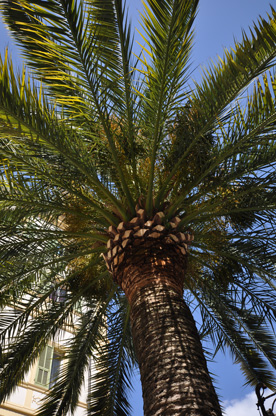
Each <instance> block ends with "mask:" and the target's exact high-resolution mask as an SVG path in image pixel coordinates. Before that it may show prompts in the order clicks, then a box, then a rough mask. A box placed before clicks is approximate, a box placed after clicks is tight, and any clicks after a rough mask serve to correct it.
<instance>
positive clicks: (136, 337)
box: [122, 258, 222, 416]
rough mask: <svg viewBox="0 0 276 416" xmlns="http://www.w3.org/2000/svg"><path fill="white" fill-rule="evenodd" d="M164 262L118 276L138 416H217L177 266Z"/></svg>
mask: <svg viewBox="0 0 276 416" xmlns="http://www.w3.org/2000/svg"><path fill="white" fill-rule="evenodd" d="M167 260H169V261H161V262H160V261H159V262H158V261H156V260H155V261H151V262H148V263H150V264H145V263H144V264H143V265H142V264H141V263H143V261H142V262H140V264H139V266H138V265H137V264H136V265H135V264H133V263H132V264H131V263H130V262H129V264H128V267H127V268H125V270H124V273H123V274H124V278H123V284H122V288H123V289H124V290H125V293H126V295H127V297H128V299H129V302H130V305H131V325H132V335H133V341H134V347H135V351H136V354H137V358H138V363H139V367H140V375H141V382H142V390H143V399H144V415H145V416H161V415H162V416H167V415H173V416H180V415H181V416H182V415H187V416H218V415H220V416H221V414H222V413H221V410H220V405H219V402H218V398H217V395H216V393H215V389H214V387H213V385H212V381H211V378H210V375H209V373H208V369H207V365H206V360H205V357H204V354H203V350H202V346H201V342H200V339H199V335H198V332H197V329H196V326H195V322H194V319H193V317H192V314H191V312H190V310H189V308H188V306H187V305H186V304H185V302H184V301H183V295H182V287H181V285H180V282H181V275H183V269H182V273H178V272H179V270H180V267H179V265H177V263H176V262H175V261H171V259H170V258H167ZM137 266H138V267H137ZM167 266H168V267H167ZM177 273H178V274H177Z"/></svg>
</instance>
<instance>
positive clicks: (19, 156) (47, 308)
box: [0, 0, 276, 415]
mask: <svg viewBox="0 0 276 416" xmlns="http://www.w3.org/2000/svg"><path fill="white" fill-rule="evenodd" d="M197 6H198V1H196V0H186V1H183V0H182V1H181V0H167V1H165V0H164V1H163V0H162V1H160V0H159V1H155V0H148V1H147V2H145V3H144V11H143V14H142V15H141V20H142V25H143V32H142V37H143V39H144V46H141V54H140V55H138V56H135V55H133V54H132V46H133V45H132V44H133V38H132V32H131V27H130V25H129V23H128V19H127V10H126V5H125V4H124V3H122V1H120V0H99V1H88V0H87V1H84V0H82V1H79V2H74V1H71V0H64V1H62V0H51V1H45V0H40V1H35V2H30V1H26V0H20V1H13V0H6V1H4V0H2V1H1V7H2V12H3V16H4V20H5V22H6V23H7V25H8V26H9V28H10V30H11V32H12V33H13V35H14V36H15V38H16V40H17V42H18V43H19V45H20V46H21V47H22V48H23V49H22V50H23V54H24V58H25V60H26V62H27V63H28V65H29V68H31V73H32V79H33V80H34V81H32V80H30V79H29V78H28V77H27V75H26V73H25V70H24V71H23V73H22V74H21V75H19V76H18V75H16V74H15V73H14V70H13V66H12V62H11V60H10V58H9V57H8V55H6V57H5V58H4V59H3V61H1V78H0V116H1V119H0V126H1V127H0V131H1V149H0V151H1V160H2V164H1V187H0V200H1V261H2V268H1V269H2V270H1V294H2V296H1V307H5V305H10V304H11V303H12V302H14V301H15V300H16V301H17V302H18V299H20V308H19V309H18V311H17V313H16V315H14V314H10V313H9V312H7V311H4V312H3V313H2V314H3V317H4V318H5V319H3V321H2V323H1V332H0V335H1V342H3V343H4V341H5V339H7V337H9V336H11V335H12V334H14V333H15V332H16V331H18V333H20V335H17V336H16V337H15V341H14V343H12V344H8V345H7V346H6V349H5V350H4V358H3V360H4V361H3V362H4V363H6V364H5V365H4V367H3V370H2V372H3V376H2V377H1V393H2V396H3V397H4V398H5V397H6V396H7V395H8V394H9V393H10V392H11V391H12V389H13V387H14V385H15V384H16V383H18V382H19V381H20V380H22V378H23V377H24V374H25V372H26V371H27V369H28V367H29V366H30V365H31V363H32V362H33V360H34V359H35V358H36V357H37V356H38V354H39V351H40V350H41V348H43V346H44V345H46V344H47V342H48V340H49V339H50V338H51V337H53V335H54V334H56V333H57V331H58V328H59V327H60V326H61V325H63V324H64V322H66V320H67V319H68V318H69V317H70V315H71V313H72V310H73V307H74V306H75V305H76V304H77V303H78V302H79V300H80V299H82V301H83V302H84V304H85V312H83V314H82V317H81V319H80V320H79V323H78V325H77V326H76V328H75V337H74V339H73V340H72V342H71V344H70V346H69V347H68V358H69V360H68V367H67V368H66V369H64V371H63V374H62V375H61V378H60V382H59V383H57V385H56V387H55V388H54V389H53V390H52V392H51V394H50V395H49V398H48V399H47V400H46V402H45V405H44V406H43V407H42V410H41V413H39V414H41V415H42V414H43V415H44V414H45V415H46V414H47V415H49V414H65V413H62V412H66V411H67V410H68V409H69V408H71V409H74V406H75V405H76V403H77V400H78V391H79V385H80V383H81V381H82V376H83V372H84V369H85V368H86V366H87V364H88V357H89V356H90V355H91V354H94V351H99V350H100V351H101V354H100V355H99V356H100V358H99V356H98V355H96V356H97V365H98V368H99V369H100V371H99V373H98V375H96V376H95V380H94V389H93V391H91V392H90V394H89V403H88V404H89V409H90V412H91V414H92V412H96V414H100V415H105V414H106V415H107V414H127V413H128V409H129V405H128V401H127V388H128V385H129V375H130V373H131V370H132V368H133V367H134V366H135V361H136V358H135V355H134V352H133V345H132V338H131V333H130V325H129V313H130V311H129V309H130V306H129V303H128V302H127V300H126V297H125V295H124V293H123V292H122V291H121V289H120V288H119V287H118V284H117V283H120V285H122V283H121V281H120V279H119V277H118V273H116V272H115V270H114V267H115V266H116V264H115V265H114V261H115V260H114V258H117V259H118V256H117V257H116V255H114V253H113V254H112V249H113V248H114V247H115V244H114V239H115V238H116V235H117V234H118V235H119V234H120V233H119V231H118V228H117V227H118V226H119V224H121V226H120V227H121V229H122V230H123V231H124V232H125V230H130V231H131V232H130V233H129V235H130V236H132V237H133V235H134V234H133V233H134V232H137V230H138V231H139V229H140V230H141V229H142V230H146V229H147V227H145V223H146V222H147V221H149V222H151V221H153V223H151V225H150V226H153V225H154V226H156V224H157V225H158V224H159V225H160V226H161V229H162V232H160V236H161V234H162V236H164V235H165V236H166V237H168V234H170V235H173V236H174V238H175V239H176V240H177V239H178V240H177V241H178V243H179V241H180V243H179V244H178V245H179V247H182V249H184V251H187V244H188V245H189V255H188V257H187V255H185V259H186V260H185V262H184V263H185V264H184V263H183V268H184V269H185V279H184V282H183V286H184V297H185V298H186V299H187V300H188V299H189V300H191V299H192V304H194V305H198V306H199V309H200V311H201V314H202V326H201V328H200V333H201V335H202V336H205V337H210V338H211V339H212V341H213V342H214V344H215V346H216V349H217V350H218V349H224V347H225V346H228V347H230V349H231V351H232V353H233V356H234V357H235V359H236V360H237V361H238V362H239V363H240V364H241V366H242V369H243V371H244V373H245V374H246V376H247V379H248V381H250V382H251V383H253V384H254V383H256V382H257V381H260V380H261V381H264V382H265V383H266V384H267V385H269V386H271V387H273V386H275V382H274V381H273V373H272V372H271V371H270V370H271V367H273V368H275V365H276V345H275V341H274V337H273V336H272V334H271V333H270V331H269V327H270V328H271V329H272V328H273V322H274V320H275V312H276V311H275V300H276V296H275V279H274V276H275V236H274V226H275V219H274V218H275V217H274V216H275V204H276V193H275V161H276V147H275V140H274V135H275V120H276V110H275V90H276V79H275V75H274V72H273V71H272V70H271V67H272V65H273V64H274V59H275V56H276V15H275V12H274V10H273V9H271V14H270V16H268V18H267V19H266V20H264V19H260V20H259V22H258V24H256V25H255V26H254V27H253V28H252V31H251V35H250V37H248V36H247V35H246V34H244V35H243V39H242V41H241V42H240V43H237V44H235V47H234V49H232V50H231V51H227V50H226V51H225V54H224V57H223V58H222V59H221V60H219V61H218V63H217V64H211V65H210V67H208V69H206V70H205V73H204V75H203V78H202V80H201V82H200V83H198V84H195V85H194V88H193V90H192V91H191V90H190V87H189V86H188V83H187V80H188V77H189V75H190V72H189V71H190V60H189V59H190V53H191V48H192V45H193V30H192V24H193V21H194V18H195V16H196V12H197ZM252 82H253V84H252ZM249 86H250V88H248V87H249ZM160 213H162V215H161V214H160ZM131 221H132V222H131ZM137 221H138V223H139V224H138V223H137ZM139 221H140V222H139ZM141 221H142V223H141ZM131 224H132V225H131ZM133 224H134V225H133ZM137 224H138V228H137V229H135V231H133V227H135V226H137ZM141 224H142V225H141ZM152 224H153V225H152ZM139 227H140V228H139ZM148 229H150V227H148ZM114 230H115V231H114ZM119 230H120V228H119ZM172 230H173V231H172ZM157 231H158V230H157ZM180 235H182V237H181V236H180ZM133 238H134V237H133ZM160 238H161V237H160ZM172 238H173V237H172ZM181 238H182V240H181ZM179 239H180V240H179ZM191 240H193V242H192V244H191ZM131 241H132V240H131ZM134 241H135V239H134ZM143 241H144V240H143ZM140 249H141V248H140ZM109 254H110V255H109ZM140 254H141V253H140ZM125 255H126V256H130V252H127V251H126V252H125ZM105 260H106V262H105ZM117 261H118V260H117ZM120 261H121V264H120V266H121V267H123V264H124V263H123V262H124V261H125V259H123V260H120ZM128 261H129V260H128ZM106 263H107V266H108V268H107V267H106ZM64 271H65V274H63V272H64ZM110 272H113V273H112V274H113V278H114V279H112V274H111V273H110ZM114 280H115V281H114ZM51 282H56V283H55V284H56V285H59V286H60V285H66V287H67V288H68V289H69V292H68V293H69V294H68V299H67V302H66V304H62V305H57V304H55V303H54V304H49V302H48V296H49V294H50V293H51V291H52V290H53V289H52V287H51V286H50V283H51ZM30 316H35V318H33V320H32V324H31V325H26V322H27V318H28V317H30ZM106 333H108V340H109V342H108V343H105V342H104V339H105V337H104V335H103V334H106ZM95 359H96V358H95ZM72 373H73V374H74V375H75V377H71V375H72ZM5 380H6V381H5ZM11 380H12V381H11ZM103 395H107V397H109V399H108V400H105V402H104V404H103V401H102V400H101V398H102V397H103ZM54 409H55V411H56V412H58V413H53V412H54ZM47 412H48V413H47ZM51 412H52V413H51ZM97 412H98V413H97ZM112 412H114V413H112Z"/></svg>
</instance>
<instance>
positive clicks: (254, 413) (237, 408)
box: [223, 391, 275, 416]
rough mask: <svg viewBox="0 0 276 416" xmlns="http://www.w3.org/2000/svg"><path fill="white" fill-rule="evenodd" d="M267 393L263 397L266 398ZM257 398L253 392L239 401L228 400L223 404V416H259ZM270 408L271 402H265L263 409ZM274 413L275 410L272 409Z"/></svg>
mask: <svg viewBox="0 0 276 416" xmlns="http://www.w3.org/2000/svg"><path fill="white" fill-rule="evenodd" d="M268 394H269V392H268V393H267V391H266V394H265V396H267V395H268ZM256 403H257V396H256V394H255V393H254V392H252V393H250V394H247V395H246V396H245V397H243V398H241V399H234V400H228V401H226V402H224V403H223V408H224V415H225V416H248V415H250V416H259V415H260V414H262V413H259V411H258V409H257V406H256ZM270 406H271V400H267V401H266V402H265V408H266V410H268V408H269V407H270ZM274 412H275V408H274Z"/></svg>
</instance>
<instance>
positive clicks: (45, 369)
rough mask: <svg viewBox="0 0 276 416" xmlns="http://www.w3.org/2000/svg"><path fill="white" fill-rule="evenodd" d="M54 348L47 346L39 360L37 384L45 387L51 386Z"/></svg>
mask: <svg viewBox="0 0 276 416" xmlns="http://www.w3.org/2000/svg"><path fill="white" fill-rule="evenodd" d="M53 352H54V348H53V347H51V346H50V345H47V346H46V348H45V349H44V350H43V351H42V353H41V354H40V357H39V360H38V368H37V374H36V378H35V383H36V384H39V385H41V386H44V387H48V386H49V381H50V374H51V366H52V359H53Z"/></svg>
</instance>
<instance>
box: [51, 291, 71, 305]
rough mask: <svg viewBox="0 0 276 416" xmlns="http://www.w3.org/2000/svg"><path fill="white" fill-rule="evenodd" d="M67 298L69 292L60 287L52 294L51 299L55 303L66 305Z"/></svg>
mask: <svg viewBox="0 0 276 416" xmlns="http://www.w3.org/2000/svg"><path fill="white" fill-rule="evenodd" d="M66 297H67V290H66V289H64V288H61V287H58V288H57V289H56V290H53V292H52V293H51V294H50V296H49V298H50V299H51V300H52V301H54V302H59V303H64V302H65V301H66Z"/></svg>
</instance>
